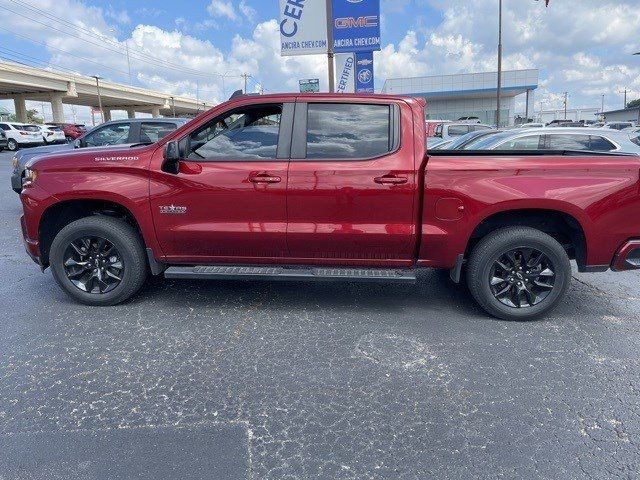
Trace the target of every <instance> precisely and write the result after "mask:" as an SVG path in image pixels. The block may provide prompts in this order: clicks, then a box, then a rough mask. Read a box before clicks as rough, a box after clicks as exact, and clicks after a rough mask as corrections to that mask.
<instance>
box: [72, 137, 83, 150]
mask: <svg viewBox="0 0 640 480" xmlns="http://www.w3.org/2000/svg"><path fill="white" fill-rule="evenodd" d="M84 146H85V143H84V142H83V141H82V139H81V138H78V139H76V140H74V141H73V148H84Z"/></svg>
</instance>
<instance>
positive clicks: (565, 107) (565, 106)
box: [563, 92, 569, 120]
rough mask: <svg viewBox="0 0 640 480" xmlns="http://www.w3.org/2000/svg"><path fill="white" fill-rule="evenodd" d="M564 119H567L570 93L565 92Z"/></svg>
mask: <svg viewBox="0 0 640 480" xmlns="http://www.w3.org/2000/svg"><path fill="white" fill-rule="evenodd" d="M563 95H564V119H565V120H566V119H567V103H568V99H569V92H564V93H563Z"/></svg>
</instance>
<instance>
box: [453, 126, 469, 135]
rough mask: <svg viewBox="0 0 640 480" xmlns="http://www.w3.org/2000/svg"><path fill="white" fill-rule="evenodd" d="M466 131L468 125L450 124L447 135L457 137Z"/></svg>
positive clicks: (467, 131)
mask: <svg viewBox="0 0 640 480" xmlns="http://www.w3.org/2000/svg"><path fill="white" fill-rule="evenodd" d="M467 133H469V125H451V126H450V127H449V135H450V136H452V137H459V136H460V135H466V134H467Z"/></svg>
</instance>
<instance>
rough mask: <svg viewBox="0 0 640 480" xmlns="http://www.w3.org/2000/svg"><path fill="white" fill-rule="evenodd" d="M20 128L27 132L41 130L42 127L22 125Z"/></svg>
mask: <svg viewBox="0 0 640 480" xmlns="http://www.w3.org/2000/svg"><path fill="white" fill-rule="evenodd" d="M20 130H24V131H25V132H39V131H40V127H38V126H36V125H22V126H21V127H20Z"/></svg>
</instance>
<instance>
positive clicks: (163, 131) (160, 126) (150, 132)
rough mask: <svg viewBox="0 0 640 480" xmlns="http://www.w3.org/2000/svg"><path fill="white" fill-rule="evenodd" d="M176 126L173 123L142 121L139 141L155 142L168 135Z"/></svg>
mask: <svg viewBox="0 0 640 480" xmlns="http://www.w3.org/2000/svg"><path fill="white" fill-rule="evenodd" d="M176 128H178V126H177V125H176V124H175V123H169V122H142V125H140V142H143V143H156V142H157V141H158V140H161V139H163V138H164V137H166V136H167V135H169V134H170V133H171V132H173V131H174V130H175V129H176Z"/></svg>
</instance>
